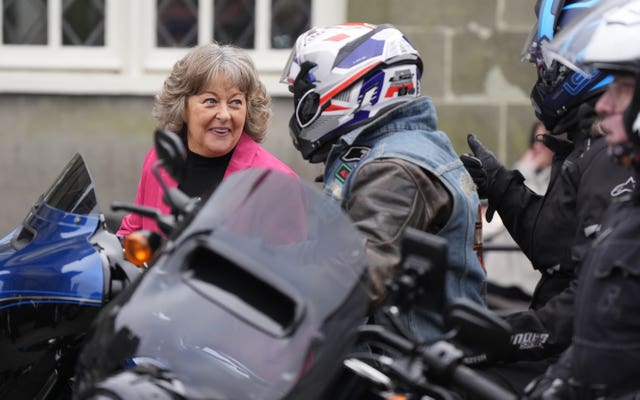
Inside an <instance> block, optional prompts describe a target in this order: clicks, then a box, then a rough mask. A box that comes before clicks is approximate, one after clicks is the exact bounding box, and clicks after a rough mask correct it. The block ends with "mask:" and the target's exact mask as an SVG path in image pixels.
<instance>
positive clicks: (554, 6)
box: [522, 0, 613, 133]
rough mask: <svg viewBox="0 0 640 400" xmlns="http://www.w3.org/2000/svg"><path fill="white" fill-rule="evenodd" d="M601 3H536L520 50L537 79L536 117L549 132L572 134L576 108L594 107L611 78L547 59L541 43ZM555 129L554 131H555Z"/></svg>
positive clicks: (555, 0) (587, 0) (548, 0)
mask: <svg viewBox="0 0 640 400" xmlns="http://www.w3.org/2000/svg"><path fill="white" fill-rule="evenodd" d="M600 1H601V0H538V2H537V3H536V14H537V16H538V20H537V22H536V24H535V25H534V26H533V29H532V31H531V34H530V35H529V38H528V39H527V41H526V43H525V47H524V49H523V54H522V55H523V59H526V60H528V61H529V62H531V63H533V64H535V66H536V67H537V70H538V79H537V81H536V83H535V85H534V86H533V89H532V91H531V102H532V104H533V107H534V111H535V114H536V117H537V118H538V119H539V120H540V121H542V122H543V123H544V125H545V127H546V128H547V129H548V130H549V131H550V132H552V133H562V132H565V131H571V130H572V129H574V128H575V126H576V125H577V122H578V121H577V119H578V118H577V114H578V108H579V106H580V105H582V104H584V103H591V104H595V101H596V100H597V98H598V97H599V96H600V94H602V92H603V91H604V89H605V88H606V86H607V85H608V84H609V83H610V82H611V81H613V77H612V76H611V75H607V74H605V73H603V72H601V71H599V70H593V71H591V73H590V74H589V75H588V76H585V75H583V74H581V73H580V72H577V71H574V70H572V69H571V68H569V67H568V66H567V65H564V64H562V63H560V62H559V61H558V60H557V59H549V58H548V57H546V54H545V52H544V51H543V50H544V47H543V44H544V43H546V42H550V41H551V40H552V39H553V37H554V35H556V34H557V33H559V32H560V31H562V29H563V28H564V27H566V26H568V25H569V24H570V23H571V22H572V21H574V20H575V19H576V17H577V16H579V15H581V14H582V13H583V12H585V11H586V10H588V9H591V8H593V7H594V6H596V5H597V4H598V3H600ZM554 128H555V129H554Z"/></svg>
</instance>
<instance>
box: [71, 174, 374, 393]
mask: <svg viewBox="0 0 640 400" xmlns="http://www.w3.org/2000/svg"><path fill="white" fill-rule="evenodd" d="M366 271H367V261H366V254H365V250H364V240H363V239H362V237H361V236H360V234H359V233H358V231H357V230H356V229H355V227H354V226H353V224H352V223H351V221H350V219H349V218H348V216H347V215H346V214H345V213H344V212H343V211H342V210H341V209H340V207H339V206H338V205H337V204H336V203H335V202H334V201H333V200H332V199H331V198H329V197H327V196H326V195H324V193H322V192H321V191H320V190H318V189H317V188H315V187H313V186H311V185H309V184H307V183H306V182H304V181H301V180H299V179H296V178H294V177H292V176H289V175H285V174H283V173H280V172H277V171H268V170H260V169H254V170H244V171H241V172H238V173H236V174H234V175H232V176H231V177H229V178H227V179H225V181H224V182H223V183H222V184H221V185H220V186H219V187H218V189H217V190H216V191H215V192H214V194H213V195H212V196H211V197H210V198H209V200H207V202H206V203H204V204H203V205H202V208H201V209H200V210H199V212H198V213H197V214H196V215H195V216H194V217H193V219H192V220H191V222H190V223H189V224H188V225H187V226H186V227H183V228H182V229H178V230H177V231H176V232H174V233H173V234H172V236H170V237H169V241H168V243H167V245H166V248H165V250H164V251H163V253H162V255H161V256H160V257H159V258H158V259H157V261H156V262H155V263H154V264H153V265H152V266H151V267H150V268H149V269H148V270H147V271H146V272H145V274H144V275H143V276H142V277H141V279H140V280H138V281H137V282H136V284H134V285H132V286H131V287H129V288H128V289H127V290H125V291H124V292H123V293H122V294H121V295H120V296H119V297H117V298H116V299H114V300H113V301H112V302H111V303H110V305H109V307H108V308H106V309H104V310H103V312H101V314H100V315H99V317H98V319H97V321H96V323H95V324H94V326H93V329H92V331H91V332H90V334H89V338H88V340H87V344H86V345H85V347H84V350H83V351H82V353H81V354H80V356H79V358H78V367H77V371H78V373H77V375H76V382H77V391H78V392H79V393H83V392H87V391H90V390H93V389H92V388H96V387H107V388H108V386H105V385H107V384H108V381H107V380H108V379H110V377H112V376H114V375H115V376H117V375H120V374H121V373H122V372H123V371H129V372H131V373H134V374H138V375H140V377H141V379H142V380H148V381H149V383H150V384H152V385H154V386H158V385H160V384H165V386H161V389H163V390H164V391H165V392H167V393H171V394H172V395H175V393H177V394H179V395H180V396H183V397H184V398H186V399H192V398H193V399H195V398H197V399H200V398H207V399H209V398H214V399H215V398H231V399H252V398H254V399H258V398H259V399H264V400H269V399H281V398H299V399H313V398H315V397H317V396H319V395H321V391H322V388H323V387H324V386H325V385H327V381H328V380H329V379H330V378H331V377H332V376H333V374H334V373H335V372H336V371H338V370H339V366H340V363H341V361H342V358H343V356H344V355H345V353H346V352H347V351H349V350H350V348H351V345H352V343H353V341H354V340H355V335H353V334H354V332H355V329H356V328H357V327H358V326H359V325H361V324H362V323H363V322H364V319H365V315H366V310H367V306H368V280H367V272H366ZM150 370H151V371H153V370H155V371H161V372H162V373H161V374H157V373H149V371H150ZM120 382H122V381H118V382H115V383H114V382H112V384H114V385H115V384H116V383H120ZM167 382H170V383H171V388H173V389H172V390H173V392H170V391H168V390H167V388H166V383H167ZM159 387H160V386H159ZM177 387H182V388H184V391H183V392H179V391H177V390H175V388H177ZM150 388H151V387H150Z"/></svg>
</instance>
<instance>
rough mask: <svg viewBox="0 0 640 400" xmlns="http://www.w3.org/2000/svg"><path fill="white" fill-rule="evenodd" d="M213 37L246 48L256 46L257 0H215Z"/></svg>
mask: <svg viewBox="0 0 640 400" xmlns="http://www.w3.org/2000/svg"><path fill="white" fill-rule="evenodd" d="M213 14H214V15H213V17H214V22H213V38H214V39H215V40H216V41H217V42H220V43H224V44H234V45H236V46H240V47H243V48H245V49H253V48H254V47H255V35H256V28H255V26H256V18H255V17H256V2H255V0H215V2H214V7H213Z"/></svg>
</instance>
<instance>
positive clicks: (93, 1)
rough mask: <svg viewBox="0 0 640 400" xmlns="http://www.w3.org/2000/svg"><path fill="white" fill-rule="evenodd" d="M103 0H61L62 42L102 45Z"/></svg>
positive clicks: (103, 23) (76, 44) (78, 44)
mask: <svg viewBox="0 0 640 400" xmlns="http://www.w3.org/2000/svg"><path fill="white" fill-rule="evenodd" d="M104 7H105V0H63V2H62V44H63V45H71V46H104V27H105V8H104Z"/></svg>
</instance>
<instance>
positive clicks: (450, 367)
mask: <svg viewBox="0 0 640 400" xmlns="http://www.w3.org/2000/svg"><path fill="white" fill-rule="evenodd" d="M359 334H360V338H361V339H363V340H365V341H366V340H373V341H379V342H381V343H384V344H386V345H388V346H391V347H392V348H394V349H396V350H398V351H399V352H400V353H402V354H406V355H419V356H420V359H421V360H422V362H423V363H424V364H425V366H426V367H427V368H426V369H425V375H426V376H427V377H428V378H430V379H432V380H433V382H435V383H438V384H444V385H445V386H446V385H447V384H449V383H451V384H453V385H454V386H456V387H459V388H461V389H464V390H466V391H468V392H469V393H473V394H474V396H475V397H476V398H482V399H487V400H516V399H517V396H516V395H515V394H513V393H511V392H509V391H507V390H506V389H504V388H503V387H501V386H499V385H497V384H496V383H494V382H492V381H490V380H488V379H487V378H485V377H483V376H482V375H479V374H478V373H477V372H475V371H474V370H472V369H471V368H469V367H467V366H466V365H463V364H461V363H460V359H461V356H462V353H461V352H460V351H459V350H458V349H457V348H455V347H454V346H453V345H452V344H451V343H448V342H445V341H438V342H436V343H434V344H431V345H416V344H414V343H413V342H411V341H409V340H407V339H405V338H403V337H401V336H399V335H397V334H395V333H393V332H390V331H388V330H387V329H385V328H384V327H382V326H379V325H364V326H362V327H360V330H359Z"/></svg>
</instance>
